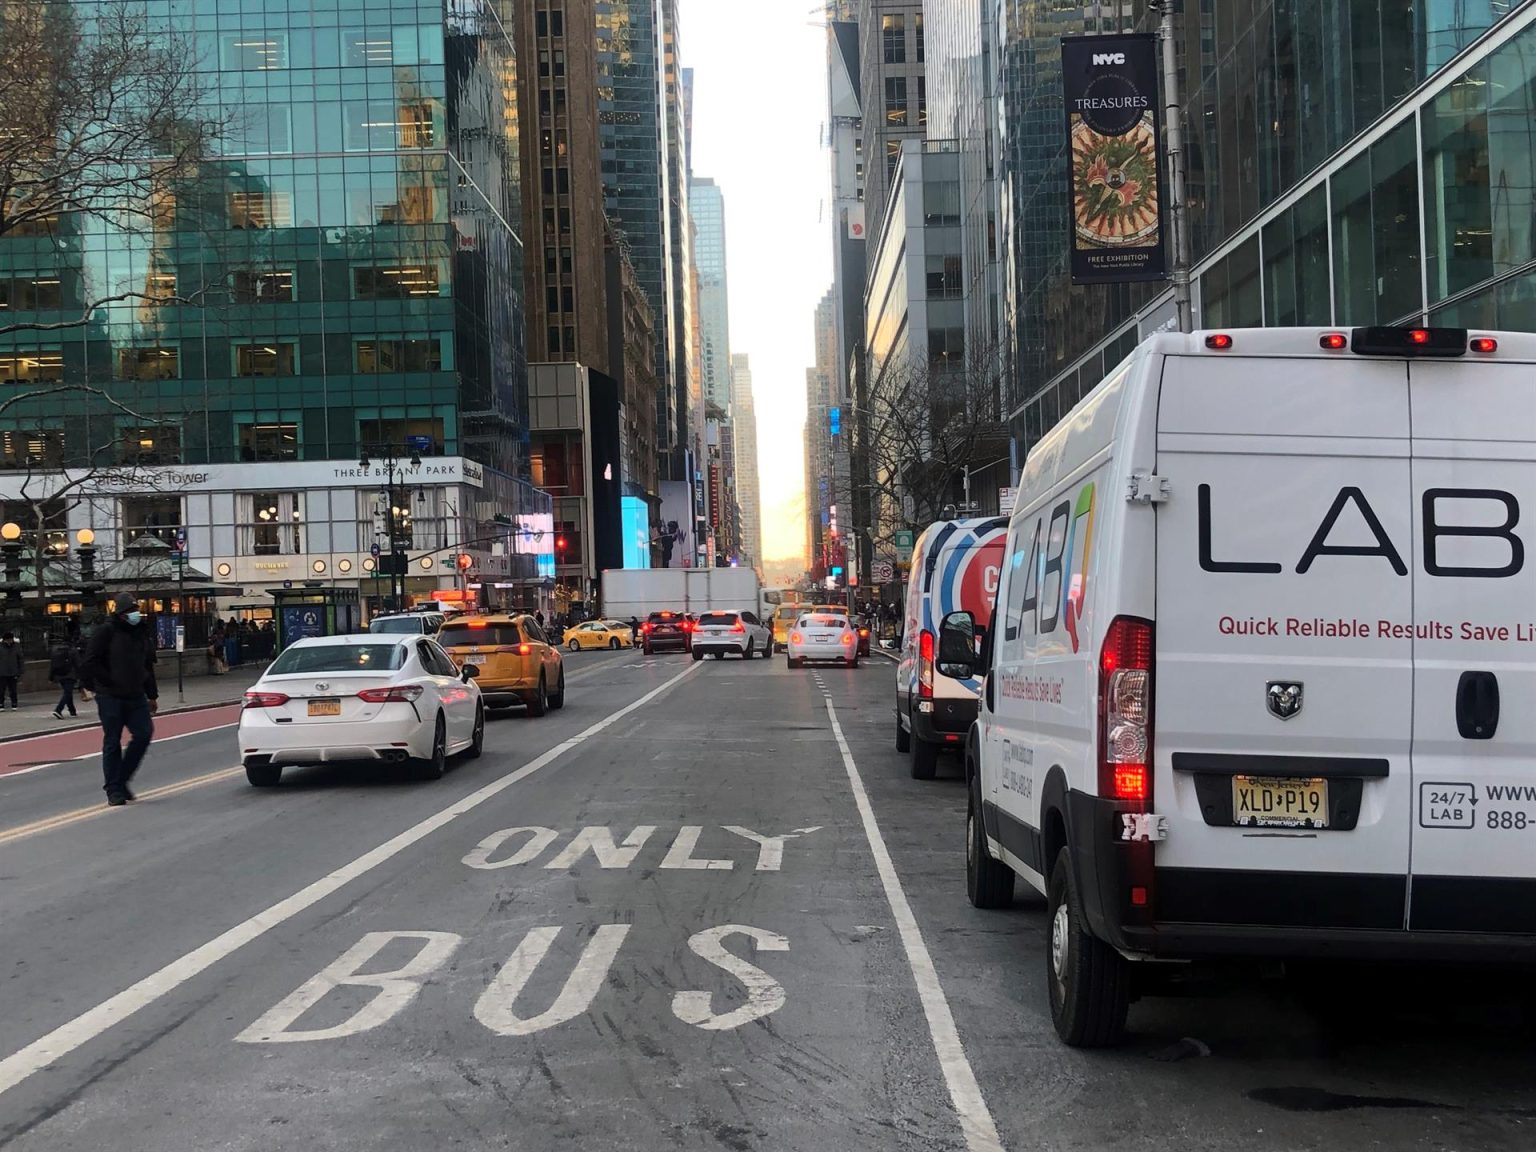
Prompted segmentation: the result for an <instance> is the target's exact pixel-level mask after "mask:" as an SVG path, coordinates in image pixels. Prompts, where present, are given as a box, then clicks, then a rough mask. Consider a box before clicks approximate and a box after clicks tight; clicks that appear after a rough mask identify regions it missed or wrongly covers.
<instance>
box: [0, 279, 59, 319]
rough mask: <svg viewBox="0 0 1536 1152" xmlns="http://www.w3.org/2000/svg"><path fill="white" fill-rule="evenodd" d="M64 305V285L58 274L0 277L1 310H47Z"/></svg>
mask: <svg viewBox="0 0 1536 1152" xmlns="http://www.w3.org/2000/svg"><path fill="white" fill-rule="evenodd" d="M63 306H64V286H63V284H62V283H61V282H60V281H59V279H58V277H56V276H48V277H38V276H18V277H17V278H16V279H14V280H5V279H0V312H5V311H16V312H45V311H48V310H50V309H53V308H62V307H63Z"/></svg>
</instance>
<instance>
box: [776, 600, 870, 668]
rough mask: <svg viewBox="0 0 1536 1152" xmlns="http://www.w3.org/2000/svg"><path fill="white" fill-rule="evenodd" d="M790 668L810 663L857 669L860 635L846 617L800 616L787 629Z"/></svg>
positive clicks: (816, 613) (822, 614)
mask: <svg viewBox="0 0 1536 1152" xmlns="http://www.w3.org/2000/svg"><path fill="white" fill-rule="evenodd" d="M788 651H789V666H790V667H791V668H799V667H800V666H801V665H802V664H806V663H809V662H812V661H824V662H827V663H832V664H846V665H848V667H850V668H857V667H858V666H859V634H858V632H856V631H855V630H854V627H853V625H852V624H850V623H849V622H848V617H846V616H838V615H834V614H833V613H830V612H814V613H811V614H810V615H807V616H802V617H800V619H799V620H796V621H795V624H794V627H792V628H791V629H790V630H789V645H788Z"/></svg>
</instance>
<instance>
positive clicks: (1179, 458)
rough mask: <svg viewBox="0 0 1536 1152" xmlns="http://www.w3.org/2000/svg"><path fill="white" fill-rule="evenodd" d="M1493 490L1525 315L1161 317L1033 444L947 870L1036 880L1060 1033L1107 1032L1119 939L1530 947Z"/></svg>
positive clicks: (949, 646) (1524, 650)
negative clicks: (1354, 323) (1181, 324)
mask: <svg viewBox="0 0 1536 1152" xmlns="http://www.w3.org/2000/svg"><path fill="white" fill-rule="evenodd" d="M1522 505H1523V506H1524V507H1525V508H1526V509H1530V508H1531V507H1532V506H1533V505H1536V336H1532V335H1523V334H1507V333H1502V332H1474V333H1472V334H1470V337H1469V334H1468V333H1467V332H1466V331H1464V330H1450V329H1382V328H1364V329H1361V328H1357V329H1354V330H1352V331H1351V330H1330V329H1307V330H1301V329H1269V330H1251V331H1244V330H1238V331H1231V332H1202V333H1195V334H1193V335H1184V336H1180V335H1173V334H1170V335H1160V336H1156V337H1153V338H1152V339H1150V340H1148V341H1147V342H1145V343H1144V344H1142V345H1141V346H1140V347H1139V348H1137V349H1136V351H1135V353H1134V354H1133V355H1132V356H1131V357H1130V358H1129V359H1128V360H1127V361H1126V362H1125V363H1123V364H1121V365H1120V366H1119V367H1118V368H1116V369H1115V371H1114V372H1112V373H1111V374H1110V375H1109V377H1108V378H1107V379H1106V380H1104V381H1103V382H1102V383H1101V384H1100V385H1099V386H1098V387H1097V388H1095V389H1094V390H1093V391H1092V392H1091V393H1090V394H1089V395H1088V396H1086V397H1085V398H1084V399H1083V401H1082V402H1081V403H1080V404H1078V406H1077V407H1076V408H1075V409H1074V410H1073V411H1072V413H1071V414H1070V415H1069V416H1068V417H1067V418H1066V419H1065V420H1064V421H1062V423H1061V424H1060V425H1059V426H1058V427H1057V428H1056V429H1054V430H1053V431H1052V432H1050V433H1049V434H1048V435H1047V436H1046V437H1045V438H1044V439H1042V440H1041V442H1040V443H1039V444H1038V445H1036V446H1035V448H1034V450H1033V451H1032V452H1031V453H1030V455H1029V459H1028V461H1027V463H1026V466H1025V470H1024V476H1023V479H1022V484H1021V487H1020V489H1019V496H1018V503H1017V506H1016V510H1015V512H1014V514H1013V517H1012V521H1011V524H1010V526H1009V533H1008V545H1007V549H1008V551H1007V562H1006V564H1005V566H1004V573H1003V584H1002V589H1001V592H1000V597H1001V599H1000V602H999V608H998V612H997V620H996V625H997V627H996V629H995V630H994V632H993V635H992V636H990V637H988V638H987V640H986V641H985V642H983V644H982V649H983V655H982V657H981V664H982V666H984V667H986V668H988V669H989V674H988V675H987V678H986V684H985V690H984V693H983V698H984V703H983V706H982V709H981V716H980V721H979V723H978V724H977V725H976V727H975V728H974V729H973V730H972V734H971V736H970V738H969V740H968V742H967V746H966V767H967V778H968V781H969V787H970V804H969V815H968V818H967V836H966V840H967V886H968V890H969V893H970V897H971V901H972V903H974V904H976V905H977V906H979V907H1002V906H1005V905H1007V904H1008V903H1009V901H1010V899H1011V896H1012V892H1013V883H1014V877H1015V876H1020V877H1023V878H1024V880H1025V881H1026V882H1027V883H1028V884H1029V885H1030V886H1031V887H1033V888H1035V889H1038V890H1039V891H1040V892H1041V893H1042V894H1044V895H1046V897H1047V899H1048V901H1049V907H1050V947H1049V949H1048V962H1047V963H1048V969H1049V970H1048V981H1049V989H1050V997H1051V1011H1052V1015H1053V1018H1054V1020H1055V1024H1056V1029H1057V1031H1058V1033H1059V1034H1060V1035H1061V1037H1062V1039H1063V1040H1065V1041H1066V1042H1067V1043H1069V1044H1073V1045H1097V1044H1106V1043H1110V1042H1113V1041H1114V1040H1115V1039H1116V1038H1117V1037H1118V1036H1119V1035H1120V1033H1121V1031H1122V1029H1123V1027H1124V1023H1125V1018H1126V1006H1127V1003H1128V999H1129V998H1130V996H1131V995H1132V993H1133V984H1132V980H1133V974H1135V975H1140V974H1147V973H1149V971H1150V970H1148V969H1146V968H1144V967H1140V966H1138V965H1137V964H1135V963H1133V961H1146V960H1158V959H1173V960H1200V959H1206V958H1216V957H1231V956H1263V957H1271V958H1279V959H1296V958H1305V957H1339V958H1355V959H1366V958H1374V959H1392V958H1424V959H1447V960H1457V961H1476V962H1483V961H1487V962H1500V963H1507V962H1524V963H1530V962H1532V961H1536V707H1532V701H1533V700H1536V554H1531V552H1532V547H1531V546H1532V532H1533V530H1536V529H1533V524H1532V520H1531V517H1530V516H1529V514H1527V516H1526V518H1525V519H1524V520H1522V517H1521V507H1522ZM967 625H968V621H967V620H965V618H963V617H958V618H955V619H953V620H951V621H948V622H946V625H945V627H944V628H943V629H942V631H941V636H940V644H939V648H940V651H939V657H938V667H939V672H940V674H941V675H943V674H945V673H949V674H953V675H958V676H968V675H969V674H971V673H973V672H975V671H976V670H977V669H976V668H974V667H972V666H971V665H972V664H973V663H975V662H976V661H975V660H974V659H973V658H971V657H969V656H968V652H969V651H970V648H969V645H970V639H971V638H970V635H969V631H968V627H967ZM1501 698H1507V699H1508V700H1509V702H1510V705H1511V706H1510V707H1509V708H1508V709H1503V710H1501V708H1500V700H1501Z"/></svg>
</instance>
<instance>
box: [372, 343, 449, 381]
mask: <svg viewBox="0 0 1536 1152" xmlns="http://www.w3.org/2000/svg"><path fill="white" fill-rule="evenodd" d="M353 347H354V350H355V358H356V363H357V371H358V372H361V373H364V374H375V373H380V372H436V371H438V370H439V369H441V368H442V366H443V350H442V344H441V342H440V341H437V340H359V341H358V342H357V343H356V344H355V345H354V346H353Z"/></svg>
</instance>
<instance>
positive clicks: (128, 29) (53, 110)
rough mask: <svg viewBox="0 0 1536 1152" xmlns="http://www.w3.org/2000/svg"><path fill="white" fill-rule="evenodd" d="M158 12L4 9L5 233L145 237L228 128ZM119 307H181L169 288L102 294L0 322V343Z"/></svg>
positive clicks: (182, 39)
mask: <svg viewBox="0 0 1536 1152" xmlns="http://www.w3.org/2000/svg"><path fill="white" fill-rule="evenodd" d="M155 7H156V6H155V5H145V4H143V3H137V4H135V3H132V2H131V0H103V2H101V3H99V4H96V5H94V6H93V7H92V9H91V12H90V14H89V15H88V16H86V15H82V10H81V7H80V6H77V5H75V4H72V3H70V2H69V0H4V3H0V237H4V236H8V235H9V236H22V235H27V236H40V237H51V236H56V235H58V232H59V229H60V227H61V225H62V224H65V222H67V221H73V222H74V223H75V224H76V225H77V224H78V223H79V221H81V220H87V219H97V220H103V221H106V222H108V223H109V224H111V226H112V227H113V228H115V229H118V230H125V231H138V230H152V229H153V228H154V227H155V226H156V225H157V222H159V220H160V219H161V218H163V216H164V215H165V214H166V213H167V211H169V210H170V209H171V208H172V207H173V205H174V203H175V199H176V196H177V193H178V189H179V188H180V187H182V186H183V185H186V184H188V183H190V181H191V180H192V179H194V178H195V177H196V175H197V172H198V167H199V165H200V164H201V163H202V162H203V161H204V159H205V158H206V157H208V156H209V155H210V154H211V153H212V152H213V150H214V145H215V142H216V141H217V140H218V139H219V137H220V136H221V135H223V133H224V130H225V125H224V123H223V122H222V120H221V118H220V117H219V115H218V114H217V113H216V109H215V107H214V104H213V102H212V101H210V100H209V99H208V96H209V93H208V92H207V91H206V90H205V89H204V87H203V83H202V79H201V77H200V75H199V72H198V60H197V53H196V51H195V45H194V42H193V41H192V39H191V37H189V36H187V35H186V34H185V33H183V32H181V31H179V30H177V29H175V28H173V27H171V25H170V18H169V15H168V14H167V15H163V16H160V17H159V18H155V17H151V16H150V15H149V13H150V11H152V10H154V9H155ZM126 300H140V301H142V302H144V303H145V304H146V305H148V306H153V305H155V304H172V303H178V302H183V301H182V298H180V297H178V296H176V295H175V293H174V287H172V288H171V289H170V290H169V291H167V292H166V293H165V294H163V295H157V293H156V292H155V290H154V289H153V286H152V285H146V286H144V287H143V288H142V289H140V288H137V287H135V288H132V289H130V290H126V291H110V290H109V291H108V292H107V293H105V294H102V295H99V296H95V297H93V298H88V299H86V300H83V301H80V302H78V304H77V305H76V306H75V308H76V310H77V311H78V315H77V316H74V317H71V318H69V319H66V320H63V321H53V322H45V323H33V322H25V321H22V322H14V323H6V324H0V335H5V334H6V333H9V332H17V331H52V330H58V329H61V328H78V327H81V326H83V325H85V324H87V323H89V322H90V319H91V316H92V314H93V313H94V312H95V311H96V310H97V309H99V308H101V307H102V306H103V305H106V304H111V303H117V302H122V301H126Z"/></svg>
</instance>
